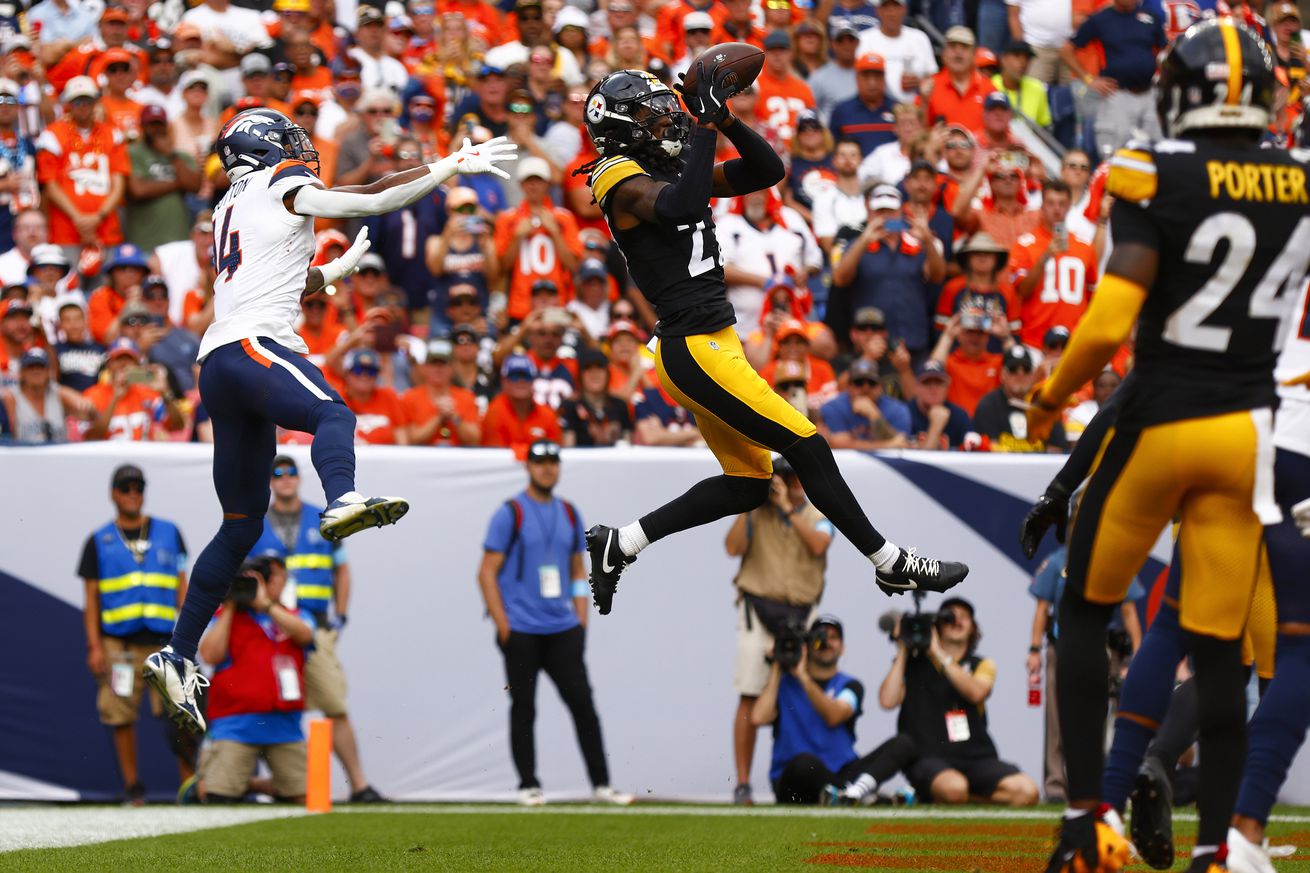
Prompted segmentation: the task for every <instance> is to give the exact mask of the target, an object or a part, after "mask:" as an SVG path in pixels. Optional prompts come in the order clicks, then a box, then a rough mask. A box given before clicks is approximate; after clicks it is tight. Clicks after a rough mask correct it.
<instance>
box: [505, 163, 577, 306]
mask: <svg viewBox="0 0 1310 873" xmlns="http://www.w3.org/2000/svg"><path fill="white" fill-rule="evenodd" d="M551 175H552V174H551V169H550V164H549V163H547V162H546V161H545V160H543V159H541V158H536V157H529V158H523V159H521V160H520V161H519V167H518V181H519V186H520V187H521V188H522V189H523V202H522V203H520V204H519V205H518V207H517V208H515V209H510V210H506V211H505V212H502V213H500V215H498V216H497V217H496V236H495V241H496V251H497V252H499V253H500V257H501V261H500V267H501V272H502V273H504V274H506V275H508V276H509V304H508V307H507V310H506V311H507V312H508V314H509V317H510V318H511V319H515V320H519V321H521V320H522V319H524V318H526V317H527V314H528V312H530V311H531V309H532V292H531V289H532V285H533V283H534V282H536V281H537V280H539V279H549V280H551V281H552V282H554V283H555V284H556V286H558V287H559V289H560V292H561V294H560V296H561V297H562V298H563V302H568V300H569V299H570V298H571V297H572V296H573V271H574V270H575V269H577V266H578V260H579V259H580V258H581V257H582V242H581V241H580V240H579V239H578V223H577V221H576V220H575V219H574V218H573V213H571V212H569V211H568V210H567V209H561V208H559V207H558V206H555V205H554V204H553V203H551V201H550V180H551Z"/></svg>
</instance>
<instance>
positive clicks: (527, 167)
mask: <svg viewBox="0 0 1310 873" xmlns="http://www.w3.org/2000/svg"><path fill="white" fill-rule="evenodd" d="M532 178H537V179H544V180H545V181H547V182H549V181H550V164H548V163H546V159H545V158H538V157H535V156H534V157H528V158H522V159H521V160H520V161H519V172H518V180H519V181H520V182H522V181H525V180H527V179H532Z"/></svg>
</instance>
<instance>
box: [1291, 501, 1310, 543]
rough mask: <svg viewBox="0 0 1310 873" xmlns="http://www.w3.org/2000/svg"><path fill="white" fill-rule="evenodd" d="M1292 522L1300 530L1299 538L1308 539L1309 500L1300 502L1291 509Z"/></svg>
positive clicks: (1309, 537) (1309, 520)
mask: <svg viewBox="0 0 1310 873" xmlns="http://www.w3.org/2000/svg"><path fill="white" fill-rule="evenodd" d="M1292 521H1294V522H1296V526H1297V527H1298V528H1299V529H1300V530H1301V536H1303V537H1305V538H1306V539H1310V499H1306V500H1302V501H1301V502H1300V503H1298V504H1297V505H1296V506H1293V507H1292Z"/></svg>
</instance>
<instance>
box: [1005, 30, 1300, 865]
mask: <svg viewBox="0 0 1310 873" xmlns="http://www.w3.org/2000/svg"><path fill="white" fill-rule="evenodd" d="M1155 87H1156V102H1157V107H1158V110H1159V113H1160V118H1161V121H1162V124H1163V126H1164V129H1165V130H1166V131H1167V132H1168V135H1169V136H1171V137H1176V138H1174V139H1165V140H1162V141H1160V142H1157V143H1155V144H1154V145H1152V146H1135V145H1133V144H1130V145H1129V147H1128V148H1126V149H1122V150H1120V151H1119V152H1118V153H1116V154H1115V156H1114V158H1113V159H1112V160H1111V164H1110V172H1109V175H1108V177H1107V181H1106V191H1107V193H1109V194H1112V195H1113V196H1114V197H1115V198H1116V199H1115V204H1114V207H1113V210H1112V213H1111V219H1110V222H1111V229H1112V232H1113V234H1114V251H1113V253H1112V254H1111V257H1110V261H1109V264H1108V266H1107V269H1106V274H1105V278H1103V279H1102V281H1101V283H1100V285H1099V286H1098V288H1097V290H1096V296H1095V298H1094V299H1093V301H1092V305H1091V308H1090V309H1089V310H1088V313H1087V315H1086V316H1085V317H1084V319H1083V320H1082V322H1081V323H1080V324H1079V325H1078V329H1077V330H1076V331H1074V334H1073V338H1072V340H1071V341H1070V343H1069V346H1068V348H1067V349H1066V350H1065V353H1064V355H1063V356H1062V357H1061V359H1060V362H1059V365H1058V366H1057V367H1056V370H1055V372H1054V373H1053V374H1052V376H1051V379H1050V381H1048V382H1047V383H1046V384H1045V385H1044V386H1042V387H1041V388H1040V389H1039V390H1038V391H1037V392H1036V394H1035V396H1034V398H1033V403H1032V406H1031V408H1030V410H1029V414H1028V419H1029V430H1030V432H1032V433H1033V434H1037V435H1042V434H1044V433H1046V432H1047V431H1048V430H1049V428H1050V427H1051V424H1052V423H1053V422H1054V421H1055V420H1057V419H1058V417H1059V415H1060V412H1061V410H1062V409H1063V408H1064V404H1065V400H1066V398H1067V397H1068V396H1069V395H1070V394H1071V393H1073V392H1074V391H1075V390H1077V388H1078V387H1079V386H1081V385H1084V384H1086V383H1087V381H1088V380H1089V379H1091V378H1092V377H1093V376H1095V375H1096V374H1097V373H1098V372H1100V370H1101V368H1102V367H1103V366H1104V365H1105V363H1106V362H1107V361H1108V360H1109V359H1110V357H1111V355H1113V354H1114V352H1115V351H1116V350H1117V349H1118V348H1119V346H1120V345H1121V344H1122V343H1123V342H1124V341H1125V340H1126V339H1127V338H1128V336H1129V334H1130V332H1131V331H1132V330H1133V326H1134V323H1136V330H1137V340H1136V373H1135V379H1134V384H1133V386H1132V389H1131V391H1130V392H1129V393H1128V394H1127V395H1126V396H1125V397H1124V399H1123V406H1122V409H1121V411H1120V413H1119V419H1118V422H1117V423H1116V427H1115V429H1114V430H1113V432H1112V433H1110V434H1109V435H1108V436H1107V438H1106V439H1105V440H1104V442H1103V444H1102V446H1101V450H1100V457H1099V458H1098V461H1097V466H1096V469H1095V470H1094V471H1093V473H1092V476H1091V481H1090V482H1089V484H1088V487H1087V491H1086V494H1085V495H1084V497H1083V500H1082V503H1081V505H1080V507H1079V509H1078V512H1077V514H1076V516H1075V518H1074V525H1073V530H1072V532H1071V540H1070V545H1069V563H1068V585H1067V587H1066V588H1065V594H1064V597H1063V599H1062V601H1061V603H1060V616H1059V622H1060V638H1059V642H1058V647H1059V648H1058V652H1059V662H1058V664H1059V666H1058V674H1057V675H1058V677H1059V681H1058V696H1059V700H1058V705H1059V710H1060V730H1061V736H1062V739H1063V745H1064V753H1065V766H1066V771H1067V777H1068V778H1067V784H1068V796H1069V806H1070V808H1069V810H1068V811H1067V812H1066V814H1065V818H1064V820H1063V822H1062V825H1061V835H1060V843H1059V845H1058V846H1057V847H1056V850H1055V852H1054V854H1053V855H1052V858H1051V861H1050V864H1049V866H1048V868H1047V869H1048V871H1050V873H1061V871H1072V870H1075V869H1088V870H1117V869H1119V867H1120V866H1122V864H1123V863H1125V862H1126V860H1127V846H1126V843H1125V842H1124V841H1123V840H1122V838H1121V837H1116V836H1115V834H1113V833H1112V831H1111V828H1109V827H1107V825H1106V824H1105V823H1104V822H1103V821H1101V820H1100V819H1099V816H1098V813H1097V810H1098V807H1099V803H1100V797H1099V794H1100V782H1101V766H1102V743H1103V740H1104V725H1105V712H1106V695H1107V676H1108V670H1107V663H1106V654H1105V628H1106V624H1107V622H1108V620H1109V618H1110V613H1111V611H1112V610H1113V609H1114V608H1115V607H1116V606H1117V605H1118V604H1119V603H1120V602H1121V601H1122V599H1123V596H1124V594H1125V592H1126V590H1127V587H1128V584H1129V582H1130V580H1131V579H1132V577H1133V576H1134V575H1135V574H1136V573H1137V571H1138V570H1139V569H1140V567H1141V565H1142V562H1143V561H1144V560H1145V559H1146V557H1147V555H1148V554H1149V552H1150V550H1151V547H1152V545H1153V544H1154V543H1155V541H1156V539H1157V538H1158V537H1159V534H1160V532H1161V530H1162V529H1163V528H1164V527H1165V526H1166V525H1167V524H1169V522H1170V520H1171V519H1172V518H1174V517H1175V515H1177V516H1179V517H1180V518H1181V521H1182V524H1181V527H1180V530H1179V538H1178V552H1179V554H1180V555H1181V560H1182V584H1181V596H1180V598H1179V622H1180V624H1181V626H1182V629H1183V631H1184V634H1185V637H1186V645H1187V648H1188V651H1189V653H1190V654H1191V657H1192V662H1193V666H1194V667H1195V672H1196V683H1197V692H1198V698H1199V718H1198V723H1199V732H1200V741H1201V767H1202V775H1201V785H1202V791H1201V797H1200V800H1199V802H1198V809H1199V812H1200V826H1199V829H1198V833H1197V840H1196V849H1195V850H1194V854H1193V859H1192V864H1191V866H1190V867H1189V868H1188V869H1189V870H1190V871H1192V873H1203V871H1215V870H1221V869H1223V868H1222V867H1221V866H1220V865H1221V864H1222V863H1223V859H1224V857H1225V855H1226V850H1225V841H1226V837H1227V829H1228V823H1229V819H1230V817H1231V816H1232V813H1233V805H1234V800H1235V798H1236V794H1237V789H1238V785H1239V783H1240V780H1241V776H1242V766H1243V756H1244V754H1245V727H1246V725H1245V722H1246V697H1245V693H1244V686H1245V675H1244V671H1243V669H1242V651H1241V637H1242V629H1243V626H1244V625H1245V624H1246V621H1247V615H1248V612H1249V608H1250V604H1251V599H1252V595H1253V591H1254V588H1255V584H1256V580H1257V576H1258V572H1259V565H1260V549H1261V535H1262V527H1261V523H1262V521H1270V520H1271V519H1275V520H1276V518H1277V517H1278V511H1277V505H1276V504H1275V503H1274V502H1273V488H1272V481H1273V473H1272V460H1273V448H1272V445H1271V443H1270V426H1271V422H1272V408H1273V406H1274V404H1275V399H1276V397H1275V391H1274V381H1273V367H1274V362H1275V357H1276V347H1277V345H1278V343H1279V342H1280V340H1281V337H1282V336H1283V335H1284V331H1283V330H1282V328H1281V325H1282V323H1283V321H1284V319H1286V318H1288V317H1289V316H1290V315H1291V308H1292V303H1293V298H1294V297H1295V295H1296V293H1297V291H1298V290H1299V289H1300V287H1301V285H1302V284H1303V283H1304V281H1305V276H1306V272H1307V268H1308V267H1310V215H1308V214H1307V213H1308V210H1307V206H1310V196H1308V194H1307V189H1306V178H1307V169H1310V168H1307V165H1306V164H1305V163H1304V162H1303V161H1302V160H1301V157H1300V156H1299V153H1288V152H1285V151H1279V150H1274V149H1266V150H1262V149H1260V148H1259V147H1258V141H1259V139H1260V136H1261V133H1262V131H1263V130H1264V128H1265V127H1266V125H1267V124H1268V122H1269V115H1270V110H1271V108H1272V106H1273V100H1274V65H1273V60H1272V57H1271V55H1270V50H1269V47H1268V46H1267V45H1266V44H1265V43H1264V42H1263V40H1261V38H1260V37H1259V36H1258V35H1257V34H1255V33H1254V32H1253V31H1251V30H1250V29H1248V28H1247V27H1246V25H1244V24H1242V23H1241V22H1238V21H1234V20H1233V19H1231V18H1220V19H1214V20H1209V21H1205V22H1202V23H1199V24H1196V25H1194V26H1193V27H1191V28H1190V29H1189V30H1188V31H1187V32H1186V33H1185V34H1184V35H1183V36H1181V37H1179V39H1178V40H1177V41H1176V42H1175V43H1174V44H1173V46H1172V47H1171V48H1170V49H1169V50H1168V51H1167V52H1166V53H1165V55H1164V57H1163V58H1162V59H1161V62H1160V71H1159V74H1158V77H1157V81H1156V85H1155ZM1079 855H1081V857H1082V859H1083V861H1084V862H1085V867H1079V866H1078V865H1076V864H1075V862H1074V859H1075V858H1076V857H1077V856H1079Z"/></svg>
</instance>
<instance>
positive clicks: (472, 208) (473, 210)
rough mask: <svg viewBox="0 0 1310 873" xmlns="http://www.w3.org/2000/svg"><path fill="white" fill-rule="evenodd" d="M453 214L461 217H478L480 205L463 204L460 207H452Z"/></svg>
mask: <svg viewBox="0 0 1310 873" xmlns="http://www.w3.org/2000/svg"><path fill="white" fill-rule="evenodd" d="M452 211H453V212H458V213H459V214H460V215H477V212H478V205H477V204H476V203H461V204H460V205H459V206H455V207H452Z"/></svg>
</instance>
